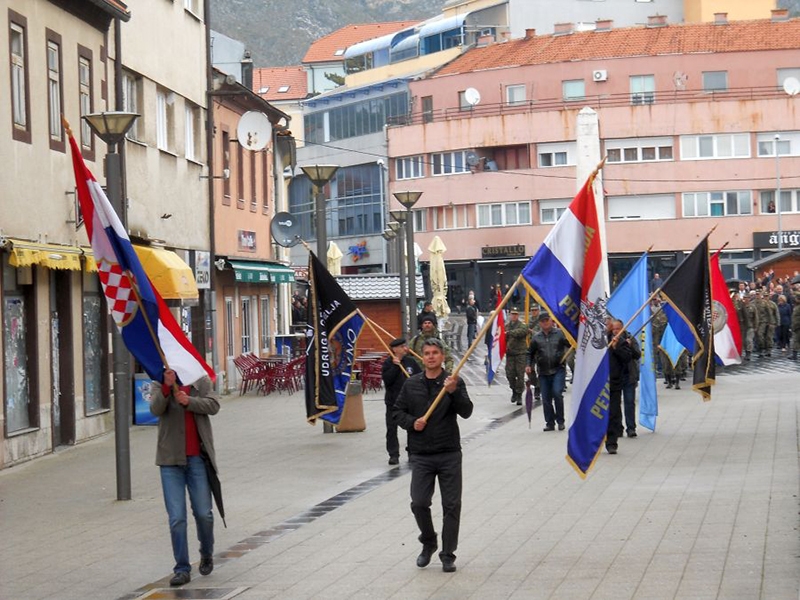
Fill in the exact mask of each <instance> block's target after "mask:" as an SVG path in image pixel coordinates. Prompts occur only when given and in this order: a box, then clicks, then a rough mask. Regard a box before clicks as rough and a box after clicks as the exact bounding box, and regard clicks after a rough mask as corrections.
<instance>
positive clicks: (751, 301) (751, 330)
mask: <svg viewBox="0 0 800 600" xmlns="http://www.w3.org/2000/svg"><path fill="white" fill-rule="evenodd" d="M755 299H756V293H755V291H752V292H748V294H747V295H746V296H745V297H744V298H743V302H742V314H743V315H744V324H745V325H744V327H743V328H742V344H743V345H744V350H745V355H744V356H745V360H750V355H751V354H752V352H753V350H754V349H755V348H754V346H755V342H756V333H757V332H758V310H757V309H756V304H755V302H756V300H755Z"/></svg>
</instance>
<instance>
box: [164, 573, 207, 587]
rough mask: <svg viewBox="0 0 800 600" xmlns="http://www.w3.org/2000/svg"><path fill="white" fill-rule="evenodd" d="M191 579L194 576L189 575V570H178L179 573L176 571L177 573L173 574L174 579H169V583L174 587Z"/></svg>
mask: <svg viewBox="0 0 800 600" xmlns="http://www.w3.org/2000/svg"><path fill="white" fill-rule="evenodd" d="M209 573H210V571H209ZM191 580H192V576H191V575H189V571H178V572H177V573H175V575H173V576H172V579H170V580H169V584H170V586H172V587H178V586H181V585H186V584H187V583H189V582H190V581H191Z"/></svg>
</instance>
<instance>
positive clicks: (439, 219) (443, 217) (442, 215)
mask: <svg viewBox="0 0 800 600" xmlns="http://www.w3.org/2000/svg"><path fill="white" fill-rule="evenodd" d="M468 209H469V207H468V206H467V205H460V206H456V205H448V206H437V207H435V208H431V209H430V210H431V213H432V219H433V229H434V230H436V231H441V230H443V229H466V228H467V227H469V210H468Z"/></svg>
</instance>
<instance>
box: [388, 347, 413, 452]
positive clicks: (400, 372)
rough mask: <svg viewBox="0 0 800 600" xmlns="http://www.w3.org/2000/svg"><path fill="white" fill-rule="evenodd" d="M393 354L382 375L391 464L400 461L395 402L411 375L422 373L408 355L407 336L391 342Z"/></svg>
mask: <svg viewBox="0 0 800 600" xmlns="http://www.w3.org/2000/svg"><path fill="white" fill-rule="evenodd" d="M389 347H390V349H391V351H392V356H389V357H387V358H386V360H384V361H383V367H382V368H381V377H382V378H383V386H384V388H386V395H385V396H384V398H383V399H384V401H385V402H386V451H387V452H388V453H389V464H390V465H396V464H398V463H399V462H400V442H398V440H397V423H395V421H394V416H393V414H392V413H393V412H394V403H395V400H397V396H398V395H399V394H400V390H401V389H403V384H404V383H405V382H406V379H408V378H409V377H410V376H411V375H416V374H417V373H422V369H420V367H419V365H418V364H417V361H415V360H414V359H413V358H412V357H410V356H409V355H408V344H407V343H406V340H405V338H397V339H396V340H392V342H391V343H390V344H389Z"/></svg>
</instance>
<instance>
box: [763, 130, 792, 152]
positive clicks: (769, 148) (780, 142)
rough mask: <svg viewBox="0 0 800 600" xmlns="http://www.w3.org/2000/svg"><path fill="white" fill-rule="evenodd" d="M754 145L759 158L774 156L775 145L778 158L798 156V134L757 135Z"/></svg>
mask: <svg viewBox="0 0 800 600" xmlns="http://www.w3.org/2000/svg"><path fill="white" fill-rule="evenodd" d="M776 136H777V137H778V139H777V140H776V139H775V137H776ZM756 144H758V155H759V156H775V146H776V145H777V147H778V154H779V155H780V156H797V155H800V132H797V131H792V132H788V133H786V132H783V133H759V134H758V135H757V136H756Z"/></svg>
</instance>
